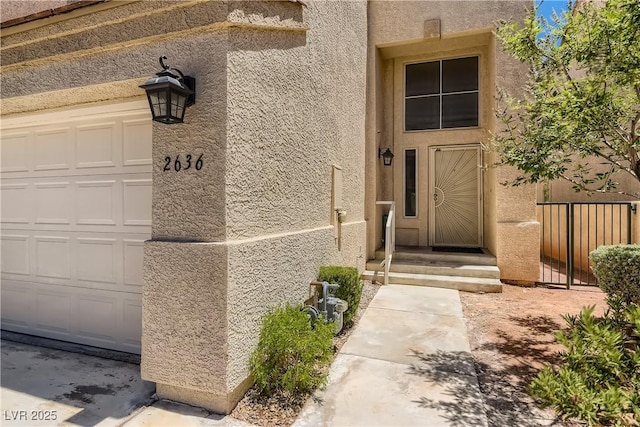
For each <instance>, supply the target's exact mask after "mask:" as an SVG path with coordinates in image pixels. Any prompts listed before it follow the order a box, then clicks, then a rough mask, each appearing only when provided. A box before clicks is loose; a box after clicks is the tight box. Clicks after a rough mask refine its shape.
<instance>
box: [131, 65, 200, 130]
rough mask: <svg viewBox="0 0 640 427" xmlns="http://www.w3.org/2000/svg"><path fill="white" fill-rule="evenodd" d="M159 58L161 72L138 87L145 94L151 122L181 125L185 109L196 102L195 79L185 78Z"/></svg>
mask: <svg viewBox="0 0 640 427" xmlns="http://www.w3.org/2000/svg"><path fill="white" fill-rule="evenodd" d="M165 59H167V57H166V56H161V57H160V66H162V71H160V72H158V73H156V76H157V77H152V78H150V79H149V80H147V82H146V83H145V84H143V85H141V86H140V87H141V88H142V89H144V90H145V91H146V92H147V99H148V100H149V107H150V108H151V115H152V116H153V120H154V121H156V122H160V123H164V124H173V123H182V122H183V121H184V112H185V110H186V109H187V107H189V106H191V105H193V104H195V101H196V79H195V78H193V77H190V76H185V75H184V74H182V72H181V71H180V70H178V69H177V68H171V67H169V66H168V65H166V64H165V63H164V60H165Z"/></svg>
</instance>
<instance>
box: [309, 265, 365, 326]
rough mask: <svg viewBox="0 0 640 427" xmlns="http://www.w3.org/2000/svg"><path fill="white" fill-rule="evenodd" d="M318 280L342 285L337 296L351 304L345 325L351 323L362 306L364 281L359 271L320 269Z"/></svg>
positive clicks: (351, 268) (348, 268)
mask: <svg viewBox="0 0 640 427" xmlns="http://www.w3.org/2000/svg"><path fill="white" fill-rule="evenodd" d="M318 280H319V281H321V282H329V283H337V284H338V285H340V288H339V289H338V290H337V292H336V296H337V297H338V298H340V299H343V300H345V301H346V302H347V304H349V307H348V308H347V311H345V313H344V323H345V324H347V322H350V321H351V319H353V316H355V315H356V313H357V312H358V305H360V297H361V296H362V280H360V275H359V274H358V269H356V268H354V267H339V266H333V265H330V266H324V267H320V272H319V273H318Z"/></svg>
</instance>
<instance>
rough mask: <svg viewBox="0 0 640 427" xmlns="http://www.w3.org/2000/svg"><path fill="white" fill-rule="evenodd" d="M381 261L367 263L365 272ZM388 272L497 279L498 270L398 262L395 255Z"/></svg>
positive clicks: (448, 264) (434, 262) (439, 262)
mask: <svg viewBox="0 0 640 427" xmlns="http://www.w3.org/2000/svg"><path fill="white" fill-rule="evenodd" d="M381 262H382V259H376V260H373V261H368V262H367V270H374V271H376V270H379V271H382V270H383V268H382V267H380V263H381ZM390 271H392V272H394V273H411V274H430V275H436V276H462V277H479V278H483V279H499V278H500V269H499V268H498V267H497V266H495V265H483V264H464V263H457V262H443V261H418V260H404V259H401V260H398V259H397V258H396V257H395V255H394V257H393V261H392V262H391V267H390Z"/></svg>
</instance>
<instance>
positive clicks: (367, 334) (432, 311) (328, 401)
mask: <svg viewBox="0 0 640 427" xmlns="http://www.w3.org/2000/svg"><path fill="white" fill-rule="evenodd" d="M294 425H295V426H343V425H344V426H346V425H349V426H399V425H402V426H411V425H412V426H456V427H461V426H486V425H487V416H486V413H485V410H484V407H483V401H482V396H481V393H480V390H479V387H478V380H477V377H476V372H475V369H474V365H473V358H472V356H471V352H470V348H469V342H468V339H467V332H466V327H465V324H464V321H463V319H462V307H461V304H460V297H459V295H458V291H455V290H449V289H438V288H428V287H417V286H404V285H389V286H383V287H382V288H380V290H379V291H378V293H377V294H376V296H375V297H374V299H373V300H372V301H371V303H370V304H369V307H368V308H367V310H366V311H365V313H364V315H363V317H362V318H361V319H360V322H359V324H358V325H357V326H356V329H355V330H354V332H353V333H352V335H351V336H350V337H349V340H348V341H347V342H346V343H345V345H344V346H343V347H342V349H341V350H340V352H339V354H338V355H337V356H336V359H335V361H334V363H333V365H332V366H331V371H330V374H329V380H328V384H327V387H326V389H324V390H323V391H321V392H318V393H317V394H316V396H315V399H313V400H312V401H310V403H307V406H306V407H305V408H304V410H303V412H302V414H301V415H300V417H299V418H298V420H297V421H296V423H295V424H294Z"/></svg>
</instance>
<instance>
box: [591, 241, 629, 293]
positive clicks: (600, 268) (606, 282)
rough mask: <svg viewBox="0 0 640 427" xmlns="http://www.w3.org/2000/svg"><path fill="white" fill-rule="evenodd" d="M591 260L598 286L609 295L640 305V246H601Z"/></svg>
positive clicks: (593, 252)
mask: <svg viewBox="0 0 640 427" xmlns="http://www.w3.org/2000/svg"><path fill="white" fill-rule="evenodd" d="M589 259H590V260H591V268H592V269H593V274H594V275H595V276H596V278H597V279H598V286H600V288H601V289H602V290H603V291H604V292H605V293H606V294H607V295H609V296H616V297H619V298H621V299H622V301H623V302H624V303H627V304H628V303H635V304H640V245H615V246H600V247H599V248H598V249H596V250H595V251H592V252H591V253H590V254H589Z"/></svg>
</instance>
